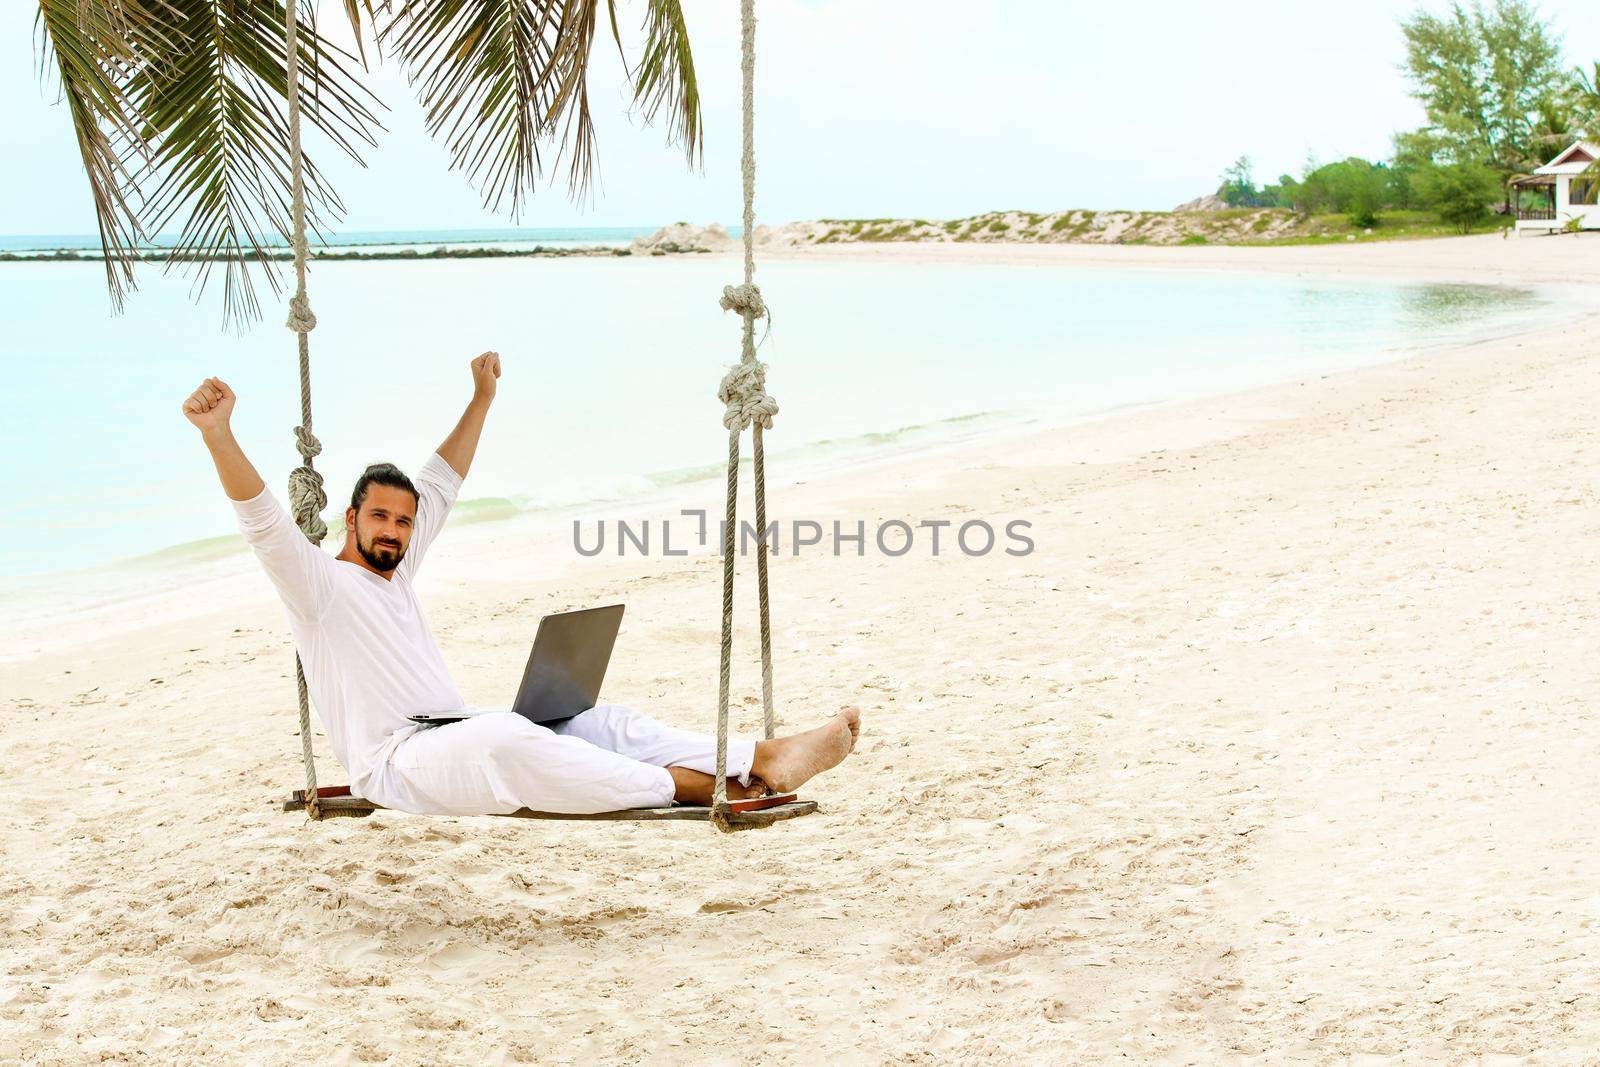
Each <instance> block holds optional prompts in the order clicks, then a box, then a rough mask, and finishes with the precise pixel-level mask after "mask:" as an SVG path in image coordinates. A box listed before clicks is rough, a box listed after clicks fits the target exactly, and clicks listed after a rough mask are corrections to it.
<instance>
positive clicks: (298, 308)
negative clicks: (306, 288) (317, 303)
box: [284, 292, 317, 333]
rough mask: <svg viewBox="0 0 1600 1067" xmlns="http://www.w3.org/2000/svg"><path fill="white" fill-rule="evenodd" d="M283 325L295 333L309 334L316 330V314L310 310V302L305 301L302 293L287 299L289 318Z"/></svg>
mask: <svg viewBox="0 0 1600 1067" xmlns="http://www.w3.org/2000/svg"><path fill="white" fill-rule="evenodd" d="M284 325H285V326H287V327H289V329H291V330H293V331H294V332H295V333H310V332H311V331H312V330H315V329H316V328H317V315H316V312H314V311H312V310H311V301H310V300H307V299H306V294H305V293H304V292H299V293H296V294H294V295H293V296H291V297H290V298H289V317H288V319H286V320H285V321H284Z"/></svg>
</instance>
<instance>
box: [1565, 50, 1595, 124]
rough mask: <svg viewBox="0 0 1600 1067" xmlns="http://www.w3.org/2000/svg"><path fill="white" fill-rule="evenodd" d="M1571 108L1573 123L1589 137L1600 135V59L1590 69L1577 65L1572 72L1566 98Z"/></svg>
mask: <svg viewBox="0 0 1600 1067" xmlns="http://www.w3.org/2000/svg"><path fill="white" fill-rule="evenodd" d="M1567 102H1568V106H1569V107H1571V108H1572V121H1573V125H1575V126H1577V127H1578V128H1579V129H1581V130H1583V132H1584V133H1585V134H1586V135H1587V136H1589V137H1590V138H1595V137H1600V59H1597V60H1595V62H1594V65H1593V69H1592V70H1584V69H1583V68H1582V67H1578V68H1577V69H1576V70H1574V71H1573V72H1572V91H1571V95H1569V96H1568V98H1567Z"/></svg>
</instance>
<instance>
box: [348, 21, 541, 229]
mask: <svg viewBox="0 0 1600 1067" xmlns="http://www.w3.org/2000/svg"><path fill="white" fill-rule="evenodd" d="M553 6H554V5H552V4H541V3H527V2H523V0H404V2H402V3H401V4H400V5H399V7H398V8H397V9H396V10H395V11H393V12H392V14H391V17H390V19H389V20H388V22H387V23H386V24H385V25H384V26H383V28H382V31H381V32H380V34H379V40H380V41H382V42H384V43H386V44H387V45H388V47H389V49H390V51H391V53H392V54H394V55H396V56H397V57H398V58H399V59H400V61H401V63H402V64H404V66H405V67H406V74H407V77H408V79H409V80H410V81H411V83H412V85H414V86H415V87H416V89H417V95H418V98H419V99H420V100H421V101H422V106H423V108H424V110H425V119H426V122H427V127H428V131H429V132H430V133H432V134H433V135H434V136H435V137H437V138H439V139H440V140H441V141H443V142H444V144H445V147H446V148H448V149H449V151H450V155H451V157H452V164H451V166H452V168H454V169H460V170H463V171H465V172H466V173H467V175H468V177H469V179H470V180H472V181H473V182H474V183H476V184H478V185H479V186H480V188H481V189H482V192H483V196H484V203H485V204H486V205H488V206H489V207H490V208H498V207H499V205H500V204H501V202H502V201H503V200H504V199H505V198H506V197H507V196H509V197H510V199H511V212H512V214H513V216H514V215H516V213H517V211H518V209H519V208H520V205H521V197H522V195H523V193H524V190H526V189H528V188H529V187H531V185H532V184H533V182H534V180H535V179H536V178H537V177H538V174H539V139H540V136H541V134H542V132H543V128H542V123H543V116H544V113H545V107H544V100H543V98H542V97H541V96H540V92H539V88H538V86H539V84H540V78H539V74H540V71H542V70H544V69H545V68H546V67H547V66H548V65H549V63H550V62H551V58H552V55H553V44H554V41H555V40H556V38H557V36H558V33H559V29H560V24H559V23H558V22H557V21H555V15H554V14H553V13H552V12H551V11H550V10H549V8H551V7H553Z"/></svg>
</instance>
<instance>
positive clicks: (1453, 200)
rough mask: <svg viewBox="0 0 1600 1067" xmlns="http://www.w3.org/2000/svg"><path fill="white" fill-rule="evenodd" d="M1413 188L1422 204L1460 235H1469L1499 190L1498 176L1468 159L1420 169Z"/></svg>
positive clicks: (1484, 215) (1485, 213) (1487, 210)
mask: <svg viewBox="0 0 1600 1067" xmlns="http://www.w3.org/2000/svg"><path fill="white" fill-rule="evenodd" d="M1415 185H1416V189H1417V191H1418V193H1419V196H1420V199H1421V201H1422V203H1423V204H1425V205H1426V206H1428V207H1430V208H1432V209H1433V210H1434V211H1437V212H1438V213H1439V217H1440V218H1441V219H1443V220H1444V221H1445V222H1448V223H1450V224H1451V225H1452V226H1455V227H1456V228H1457V229H1459V230H1460V231H1461V232H1462V233H1471V232H1472V228H1473V226H1475V225H1477V224H1478V223H1480V222H1482V221H1483V220H1484V219H1485V218H1487V217H1488V215H1489V205H1490V204H1491V203H1493V202H1494V200H1495V199H1496V198H1497V197H1498V196H1499V194H1500V189H1501V183H1500V177H1499V175H1498V174H1496V173H1495V172H1494V171H1493V170H1491V169H1490V168H1488V167H1486V166H1484V165H1483V164H1481V163H1475V162H1472V161H1471V160H1463V161H1460V162H1456V163H1445V164H1433V165H1430V166H1427V167H1424V168H1422V169H1421V170H1419V171H1418V172H1417V174H1416V177H1415Z"/></svg>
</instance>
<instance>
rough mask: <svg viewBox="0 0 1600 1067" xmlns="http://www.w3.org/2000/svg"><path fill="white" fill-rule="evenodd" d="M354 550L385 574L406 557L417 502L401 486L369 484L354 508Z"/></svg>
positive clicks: (373, 567) (415, 516)
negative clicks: (358, 504) (357, 506)
mask: <svg viewBox="0 0 1600 1067" xmlns="http://www.w3.org/2000/svg"><path fill="white" fill-rule="evenodd" d="M351 510H352V511H353V512H354V518H355V524H354V529H355V532H356V551H357V552H360V553H361V558H362V559H364V560H366V561H367V565H368V566H370V567H371V568H372V569H373V570H375V571H379V572H381V573H383V574H388V573H389V572H390V571H392V570H394V569H395V568H396V567H398V566H400V561H401V560H403V559H405V558H406V546H407V545H409V544H410V543H411V527H412V525H413V524H414V523H415V522H416V518H417V502H416V499H415V498H414V497H412V495H411V494H410V493H408V492H406V491H405V490H404V489H396V488H394V487H393V486H388V485H369V486H368V487H367V495H366V499H364V500H362V501H361V510H360V511H354V509H351Z"/></svg>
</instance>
